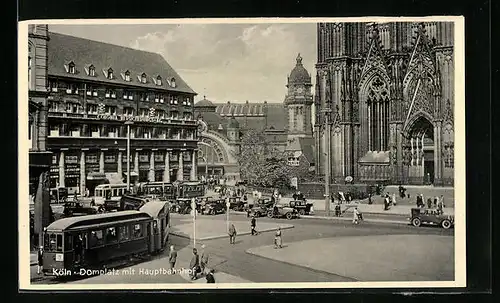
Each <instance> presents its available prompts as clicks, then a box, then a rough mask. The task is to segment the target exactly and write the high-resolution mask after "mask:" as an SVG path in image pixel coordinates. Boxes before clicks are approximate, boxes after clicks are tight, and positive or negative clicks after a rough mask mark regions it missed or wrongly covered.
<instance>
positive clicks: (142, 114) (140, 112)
mask: <svg viewBox="0 0 500 303" xmlns="http://www.w3.org/2000/svg"><path fill="white" fill-rule="evenodd" d="M148 115H149V111H148V110H147V109H145V108H141V109H140V110H139V116H141V117H147V116H148Z"/></svg>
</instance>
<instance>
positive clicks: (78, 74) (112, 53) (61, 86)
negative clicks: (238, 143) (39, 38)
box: [29, 31, 198, 194]
mask: <svg viewBox="0 0 500 303" xmlns="http://www.w3.org/2000/svg"><path fill="white" fill-rule="evenodd" d="M44 35H45V38H44V39H46V41H47V43H46V47H45V50H43V49H42V48H40V47H38V48H30V54H29V56H30V58H40V56H41V52H44V56H45V62H46V66H47V76H46V78H47V82H46V86H45V92H46V97H45V98H46V108H47V122H46V131H47V138H46V143H45V144H46V149H47V150H50V151H51V152H52V154H51V162H50V174H49V175H50V176H49V180H50V181H49V183H50V187H51V188H55V187H66V188H68V192H69V193H70V194H71V193H74V192H77V193H84V192H85V191H86V189H89V191H90V192H92V191H93V188H94V187H95V186H96V185H97V184H101V183H122V182H123V181H124V180H125V179H126V175H127V138H128V136H129V135H130V170H131V171H130V175H131V178H132V181H139V182H145V181H165V182H173V181H176V180H196V179H197V173H196V160H197V157H196V153H197V148H198V145H197V141H198V138H197V127H198V124H197V121H196V120H195V119H194V104H193V103H194V96H195V95H196V93H195V92H194V91H193V90H192V89H191V88H190V87H189V85H188V84H187V83H186V82H184V80H183V79H182V78H181V77H180V76H179V75H178V74H177V73H176V71H175V70H174V69H173V68H172V67H171V66H170V65H169V64H168V62H166V61H165V59H164V58H163V57H162V56H161V55H159V54H155V53H150V52H146V51H140V50H136V49H131V48H126V47H122V46H117V45H111V44H108V43H103V42H97V41H92V40H88V39H83V38H77V37H73V36H68V35H63V34H58V33H53V32H48V31H47V32H46V33H45V34H44ZM29 72H30V77H31V79H37V77H39V75H38V74H37V73H38V70H36V69H31V68H30V70H29ZM30 121H31V120H30ZM30 127H33V125H31V126H30ZM129 129H130V133H129V131H128V130H129Z"/></svg>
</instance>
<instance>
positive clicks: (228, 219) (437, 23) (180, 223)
mask: <svg viewBox="0 0 500 303" xmlns="http://www.w3.org/2000/svg"><path fill="white" fill-rule="evenodd" d="M464 35H465V34H464V18H463V17H459V16H458V17H450V16H434V17H425V18H402V17H401V18H383V17H376V18H375V17H364V18H300V19H286V18H284V19H279V18H278V19H276V18H272V19H162V20H159V19H158V20H156V19H150V20H105V19H100V20H43V21H38V20H32V21H24V22H20V23H19V58H18V59H19V60H18V62H19V100H18V104H19V105H18V106H19V204H18V205H19V213H18V216H19V239H20V241H19V242H20V246H19V276H20V281H19V288H20V289H21V290H50V291H56V290H102V289H110V290H111V289H117V290H120V289H158V290H176V289H179V290H183V289H190V288H199V289H212V288H217V289H224V288H293V289H297V288H379V287H395V288H403V287H404V288H408V287H411V288H413V287H414V288H428V287H432V288H443V287H464V286H465V281H466V262H465V251H466V250H465V243H466V238H465V226H466V225H465V219H466V216H465V95H464V93H465V72H464V61H465V58H464V38H465V36H464Z"/></svg>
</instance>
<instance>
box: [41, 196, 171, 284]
mask: <svg viewBox="0 0 500 303" xmlns="http://www.w3.org/2000/svg"><path fill="white" fill-rule="evenodd" d="M150 203H151V205H149V204H150ZM169 231H170V213H169V204H168V202H165V201H152V202H149V203H147V204H145V205H143V206H142V207H141V209H140V210H125V211H120V212H110V213H104V214H95V215H87V216H79V217H70V218H63V219H59V220H57V221H54V222H53V223H51V224H50V225H49V226H48V227H47V228H46V229H45V231H44V245H43V246H44V254H43V273H44V275H54V276H58V277H62V276H68V275H70V276H74V275H81V274H82V271H83V274H86V272H85V271H86V270H94V269H95V270H101V269H103V268H105V266H106V265H108V264H110V263H112V262H113V261H115V260H118V259H125V258H127V257H133V256H149V255H152V254H155V253H157V252H160V251H162V250H164V248H165V247H166V245H167V241H168V235H169Z"/></svg>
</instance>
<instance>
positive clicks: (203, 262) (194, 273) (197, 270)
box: [168, 245, 215, 283]
mask: <svg viewBox="0 0 500 303" xmlns="http://www.w3.org/2000/svg"><path fill="white" fill-rule="evenodd" d="M201 249H202V251H201V255H199V254H198V250H197V249H196V248H193V256H192V257H191V261H190V262H189V269H190V270H191V271H190V272H189V278H190V279H191V280H196V279H198V277H199V275H203V276H205V279H206V280H207V283H215V277H214V273H215V270H214V269H213V268H208V262H209V254H208V252H207V251H206V250H205V245H202V246H201ZM168 262H169V264H170V271H171V273H173V272H174V269H175V264H176V263H177V251H176V250H175V247H174V246H173V245H171V246H170V252H169V255H168Z"/></svg>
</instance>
